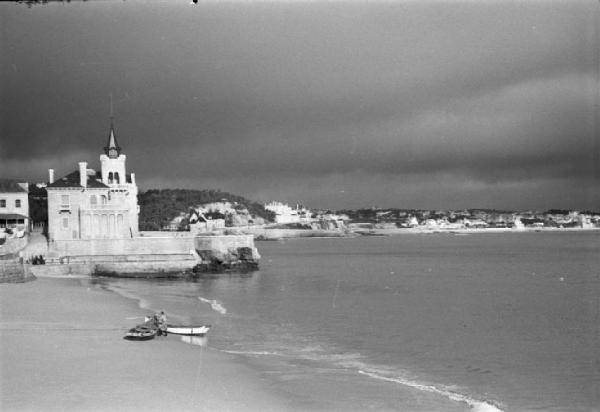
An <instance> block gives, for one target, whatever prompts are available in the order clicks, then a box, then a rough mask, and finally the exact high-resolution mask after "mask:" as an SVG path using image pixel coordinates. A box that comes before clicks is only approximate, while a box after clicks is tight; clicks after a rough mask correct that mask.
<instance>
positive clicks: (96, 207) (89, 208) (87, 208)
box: [80, 204, 129, 212]
mask: <svg viewBox="0 0 600 412" xmlns="http://www.w3.org/2000/svg"><path fill="white" fill-rule="evenodd" d="M128 209H129V206H128V205H123V204H119V205H111V204H106V205H91V206H83V207H81V208H80V210H81V211H82V212H93V211H96V210H97V211H103V210H119V211H127V210H128Z"/></svg>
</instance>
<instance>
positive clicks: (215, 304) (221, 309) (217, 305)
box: [198, 296, 227, 315]
mask: <svg viewBox="0 0 600 412" xmlns="http://www.w3.org/2000/svg"><path fill="white" fill-rule="evenodd" d="M198 299H199V300H200V301H202V302H204V303H208V304H209V305H210V307H211V308H212V310H214V311H215V312H218V313H220V314H221V315H225V314H226V313H227V309H226V308H225V306H223V304H222V303H221V302H219V301H218V300H216V299H206V298H203V297H202V296H199V297H198Z"/></svg>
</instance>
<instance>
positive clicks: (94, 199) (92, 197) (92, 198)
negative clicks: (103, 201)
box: [90, 195, 98, 206]
mask: <svg viewBox="0 0 600 412" xmlns="http://www.w3.org/2000/svg"><path fill="white" fill-rule="evenodd" d="M97 204H98V199H97V198H96V195H91V196H90V205H92V206H96V205H97Z"/></svg>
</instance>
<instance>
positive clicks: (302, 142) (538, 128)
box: [0, 0, 600, 210]
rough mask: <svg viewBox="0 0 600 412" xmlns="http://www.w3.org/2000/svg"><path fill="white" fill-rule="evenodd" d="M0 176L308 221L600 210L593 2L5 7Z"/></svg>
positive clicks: (175, 1)
mask: <svg viewBox="0 0 600 412" xmlns="http://www.w3.org/2000/svg"><path fill="white" fill-rule="evenodd" d="M0 17H1V21H0V23H1V26H2V27H1V29H0V30H1V38H0V47H1V50H0V51H1V56H2V57H1V58H0V60H1V63H0V67H1V70H0V76H1V78H0V85H1V99H2V103H1V108H0V113H1V115H0V116H1V117H0V120H1V125H0V126H1V127H0V177H6V178H18V179H26V180H29V181H32V182H43V181H47V179H48V171H47V170H48V168H54V169H55V170H56V175H57V176H62V175H65V174H67V173H69V172H71V171H73V170H76V169H77V162H78V161H87V162H88V166H89V167H91V168H98V167H99V159H98V157H99V155H100V154H101V153H102V148H103V147H104V146H105V145H106V141H107V139H108V134H109V129H110V115H111V109H110V107H111V103H110V102H111V95H112V102H113V103H112V107H113V115H114V127H115V132H116V136H117V140H118V143H119V145H120V146H121V147H122V149H123V152H124V153H125V154H126V155H127V169H128V172H134V173H135V174H136V180H137V183H138V185H139V186H140V188H141V189H142V190H147V189H151V188H176V187H178V188H190V189H221V190H223V191H227V192H231V193H235V194H238V195H242V196H246V197H248V198H249V199H252V200H254V201H260V202H266V201H272V200H276V201H282V202H288V203H290V204H296V203H301V204H304V205H305V206H307V207H312V208H330V209H344V208H360V207H384V208H385V207H397V208H407V209H408V208H421V209H463V208H496V209H504V210H528V209H534V210H547V209H550V208H564V209H578V210H600V154H599V152H600V142H599V139H600V137H599V135H600V121H599V119H600V117H599V104H600V75H599V67H600V51H599V47H600V46H599V45H600V2H598V1H592V0H590V1H576V0H575V1H568V2H567V1H533V0H531V1H481V2H476V1H435V2H434V1H427V0H424V1H400V0H398V1H391V0H387V1H386V0H379V1H378V0H370V1H367V0H365V1H359V0H346V1H343V0H337V1H316V0H313V1H301V0H288V1H250V0H244V1H233V0H204V1H203V0H199V2H198V4H195V5H194V4H192V3H191V2H190V1H189V0H167V1H160V0H152V1H141V0H137V1H136V0H127V1H122V0H114V1H113V0H90V1H87V2H79V1H72V2H71V3H69V4H66V3H64V4H60V3H54V4H53V3H49V4H46V5H36V6H33V7H31V8H28V7H27V6H25V5H19V4H15V3H3V4H0Z"/></svg>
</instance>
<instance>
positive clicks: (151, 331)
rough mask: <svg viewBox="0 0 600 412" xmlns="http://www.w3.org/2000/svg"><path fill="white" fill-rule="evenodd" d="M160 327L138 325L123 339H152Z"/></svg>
mask: <svg viewBox="0 0 600 412" xmlns="http://www.w3.org/2000/svg"><path fill="white" fill-rule="evenodd" d="M157 332H158V329H156V328H149V327H147V326H136V327H135V328H131V329H129V331H128V332H127V333H126V334H125V336H124V337H123V339H127V340H150V339H154V337H155V336H156V333H157Z"/></svg>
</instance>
